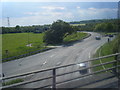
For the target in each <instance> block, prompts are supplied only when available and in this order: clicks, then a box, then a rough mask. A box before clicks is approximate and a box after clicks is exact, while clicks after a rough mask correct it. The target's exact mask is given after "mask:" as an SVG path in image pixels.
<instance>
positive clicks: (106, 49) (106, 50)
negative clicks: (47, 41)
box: [92, 39, 115, 71]
mask: <svg viewBox="0 0 120 90" xmlns="http://www.w3.org/2000/svg"><path fill="white" fill-rule="evenodd" d="M114 43H115V39H114V40H113V41H110V42H109V43H105V44H104V45H103V46H101V47H100V48H99V49H98V50H97V52H96V54H95V55H94V57H100V56H105V55H109V54H113V46H114ZM114 58H115V57H109V58H105V59H100V60H96V61H93V62H92V64H93V65H96V64H101V63H105V62H110V61H113V60H115V59H114ZM112 66H114V64H113V63H112V64H106V65H102V66H98V67H96V68H94V69H93V71H99V70H104V69H107V68H111V67H112Z"/></svg>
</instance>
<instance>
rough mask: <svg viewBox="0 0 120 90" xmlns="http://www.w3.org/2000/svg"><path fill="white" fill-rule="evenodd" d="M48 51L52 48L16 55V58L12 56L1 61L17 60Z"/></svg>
mask: <svg viewBox="0 0 120 90" xmlns="http://www.w3.org/2000/svg"><path fill="white" fill-rule="evenodd" d="M50 49H52V48H45V49H42V50H36V51H32V52H29V53H26V54H22V55H17V56H12V57H8V58H3V59H2V61H5V60H6V61H8V60H14V59H19V58H23V57H26V56H30V55H33V54H36V53H39V52H43V51H47V50H50Z"/></svg>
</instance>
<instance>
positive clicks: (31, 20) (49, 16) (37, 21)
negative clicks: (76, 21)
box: [3, 11, 73, 26]
mask: <svg viewBox="0 0 120 90" xmlns="http://www.w3.org/2000/svg"><path fill="white" fill-rule="evenodd" d="M26 14H31V15H33V16H27V17H20V18H11V19H10V25H11V26H16V25H20V26H28V25H43V24H51V23H52V22H53V21H56V20H58V19H62V20H66V21H68V20H69V19H70V18H73V15H72V13H71V12H50V11H48V12H41V13H40V12H35V13H34V12H28V13H26ZM3 26H7V21H6V19H3Z"/></svg>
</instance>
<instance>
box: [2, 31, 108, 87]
mask: <svg viewBox="0 0 120 90" xmlns="http://www.w3.org/2000/svg"><path fill="white" fill-rule="evenodd" d="M90 33H91V36H90V37H89V38H86V39H84V40H82V41H78V42H75V43H72V44H68V45H66V46H64V45H61V46H59V47H57V48H55V49H52V50H49V51H46V52H42V53H39V54H36V55H32V56H28V57H25V58H21V59H17V60H14V61H9V62H5V63H3V64H2V72H3V73H4V74H5V76H6V77H7V76H11V75H16V74H22V73H26V72H31V71H35V70H42V69H48V68H51V67H56V66H61V65H66V64H71V63H80V62H82V61H87V60H89V59H90V58H92V56H93V54H94V53H95V52H96V50H97V49H98V48H99V47H100V46H102V45H103V44H104V43H106V42H107V37H102V38H101V40H96V39H95V36H100V35H99V34H98V33H93V32H90ZM87 66H90V64H89V63H87ZM77 69H78V66H77V65H76V66H73V67H68V68H63V69H59V70H57V74H60V73H65V72H69V71H72V70H77ZM90 72H91V71H89V73H90ZM50 75H52V71H49V72H44V73H38V74H34V75H32V76H31V78H29V80H33V79H37V78H42V77H45V76H50ZM78 76H80V73H79V72H78V73H73V74H70V75H65V76H64V77H58V78H57V82H61V81H64V80H68V79H71V78H74V77H78ZM45 84H52V83H51V79H50V80H47V81H43V82H40V83H35V84H29V85H25V86H24V87H32V88H33V87H36V86H40V85H41V86H42V85H45Z"/></svg>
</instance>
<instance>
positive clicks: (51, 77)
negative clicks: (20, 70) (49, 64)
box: [1, 53, 120, 90]
mask: <svg viewBox="0 0 120 90" xmlns="http://www.w3.org/2000/svg"><path fill="white" fill-rule="evenodd" d="M118 55H120V53H116V54H111V55H107V56H103V57H99V58H94V59H90V60H87V61H84V62H80V63H86V62H92V61H95V60H99V59H104V58H109V57H118ZM80 63H74V64H68V65H63V66H57V67H53V68H49V69H44V70H37V71H33V72H28V73H24V74H19V75H13V76H9V77H3V78H1V80H3V81H5V80H6V81H8V80H9V79H10V80H12V79H14V78H19V77H23V76H27V75H31V74H37V73H39V74H40V73H42V72H47V71H52V75H50V76H47V77H43V78H37V79H34V80H29V81H24V82H21V83H16V84H12V85H8V86H3V87H2V89H6V88H16V87H20V86H22V85H26V84H30V83H34V82H38V81H43V80H48V79H52V84H47V85H42V86H40V87H37V88H36V89H41V88H46V87H51V86H52V88H53V90H56V86H57V85H58V84H62V83H65V82H68V81H72V80H75V79H78V78H83V77H87V76H90V75H94V74H97V73H101V72H105V71H110V70H112V71H114V73H115V75H116V76H117V77H118V78H119V76H118V73H119V72H120V71H119V70H118V68H119V67H120V64H119V65H118V63H120V59H118V58H117V59H116V60H113V61H109V62H105V63H102V64H97V65H93V66H89V67H86V68H81V69H77V70H73V71H69V72H64V73H61V74H57V72H56V71H57V70H58V69H61V68H66V67H67V68H68V67H70V66H75V65H77V64H80ZM108 64H114V65H115V66H112V67H110V68H107V69H104V70H99V71H95V72H91V73H87V74H84V75H81V76H79V77H75V78H71V79H69V80H65V81H61V82H56V78H57V77H59V76H64V75H68V74H72V73H76V72H79V71H80V70H83V69H87V70H88V69H93V68H96V67H99V66H102V65H108ZM116 73H117V74H116Z"/></svg>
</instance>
